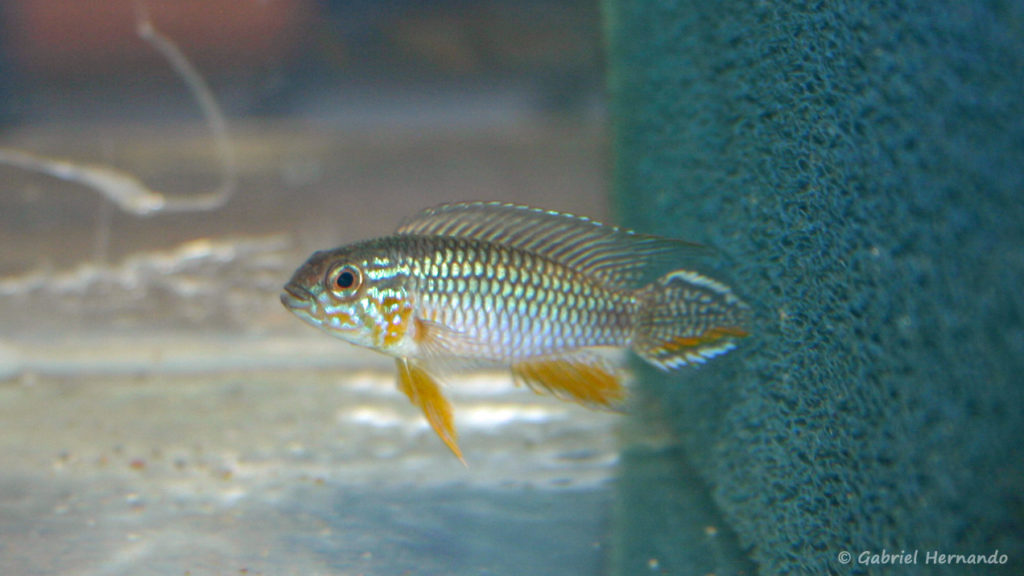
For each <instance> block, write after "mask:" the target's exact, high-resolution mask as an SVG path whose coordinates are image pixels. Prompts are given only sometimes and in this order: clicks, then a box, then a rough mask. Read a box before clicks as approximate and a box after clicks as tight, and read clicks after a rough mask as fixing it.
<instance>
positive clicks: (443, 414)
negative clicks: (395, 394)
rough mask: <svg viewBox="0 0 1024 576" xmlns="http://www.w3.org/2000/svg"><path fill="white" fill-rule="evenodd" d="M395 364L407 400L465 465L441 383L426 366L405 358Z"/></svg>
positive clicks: (401, 388) (400, 388) (449, 405)
mask: <svg viewBox="0 0 1024 576" xmlns="http://www.w3.org/2000/svg"><path fill="white" fill-rule="evenodd" d="M395 364H396V366H397V367H398V389H399V390H401V391H402V392H404V393H405V395H406V396H408V397H409V401H410V402H412V403H413V404H414V405H416V406H419V407H420V410H423V415H424V416H426V417H427V422H430V427H431V428H433V429H434V432H436V433H437V435H438V437H440V438H441V441H442V442H444V443H445V445H446V446H448V449H449V450H451V451H452V453H453V454H455V456H456V457H457V458H458V459H459V461H460V462H462V465H463V466H465V465H466V460H465V459H464V458H463V457H462V451H461V450H459V444H458V434H457V433H456V432H455V420H454V418H452V407H451V404H449V403H448V400H446V399H445V397H444V395H443V394H441V387H440V386H438V384H437V381H435V380H434V378H433V377H432V376H431V375H430V374H428V373H427V371H426V370H424V369H423V368H420V367H419V366H417V365H416V364H414V363H412V362H410V361H409V360H408V359H406V358H399V359H397V360H396V361H395Z"/></svg>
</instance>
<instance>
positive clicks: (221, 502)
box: [0, 0, 617, 574]
mask: <svg viewBox="0 0 1024 576" xmlns="http://www.w3.org/2000/svg"><path fill="white" fill-rule="evenodd" d="M140 14H148V19H149V21H150V22H151V23H152V25H153V26H154V27H155V29H156V30H157V31H158V32H159V33H160V34H161V35H162V36H164V37H166V38H168V39H170V40H171V41H173V42H174V43H175V44H176V45H177V46H178V48H180V51H181V52H182V53H183V54H184V55H185V56H186V57H187V58H188V60H189V61H190V62H191V63H192V65H193V66H194V67H195V68H196V69H197V70H198V72H199V73H200V74H201V75H202V77H203V78H204V79H205V81H206V82H207V83H208V84H209V87H210V90H211V92H212V95H213V97H214V98H215V99H216V101H217V103H218V104H219V106H220V107H221V108H222V109H223V113H224V115H225V118H226V126H227V138H228V142H229V147H230V157H231V158H229V160H230V159H232V158H233V166H234V172H231V173H229V174H228V175H227V176H225V154H224V149H223V146H222V145H219V144H218V141H217V140H216V138H215V136H216V134H215V130H212V129H211V123H210V122H209V120H208V119H207V118H205V117H204V114H203V112H202V108H201V106H200V103H199V102H198V101H197V97H196V94H195V92H194V91H192V90H190V88H189V86H188V84H187V82H186V80H185V79H183V77H182V76H181V75H180V74H179V73H177V72H176V71H175V69H174V67H173V66H172V64H171V63H170V62H169V61H168V59H167V57H166V55H161V53H160V52H159V51H158V50H157V49H156V47H155V46H154V44H153V43H151V42H146V41H144V40H143V39H142V38H141V37H140V35H139V34H138V31H137V26H138V23H139V22H140V18H141V16H140ZM603 71H604V65H603V56H602V42H601V23H600V18H599V10H598V5H597V2H596V1H581V0H558V1H556V0H474V1H470V0H435V1H429V2H413V1H407V0H373V1H370V0H333V1H326V0H324V1H314V0H159V1H157V0H152V1H150V2H141V1H140V2H135V1H133V0H102V1H97V2H89V3H80V2H53V1H46V0H11V1H9V2H4V3H3V4H2V6H0V181H2V182H3V184H2V185H0V246H2V250H0V572H3V573H4V574H32V573H39V574H44V573H45V574H55V573H74V574H135V573H138V572H139V569H140V568H144V569H145V572H146V573H153V574H163V573H167V574H183V573H186V574H188V573H191V574H204V573H246V572H244V571H247V573H266V574H313V573H322V574H334V573H337V574H356V573H359V574H399V573H403V570H404V571H406V572H404V573H413V572H412V571H413V570H415V572H414V573H446V574H523V573H530V574H548V573H550V574H567V573H579V574H584V573H594V572H596V571H599V569H600V566H601V565H602V563H603V562H604V558H605V556H606V553H605V550H604V545H605V538H606V536H607V534H606V528H607V525H608V522H609V515H610V512H609V508H610V506H609V504H610V500H611V497H610V495H609V479H610V478H611V477H612V475H613V471H614V466H615V462H616V448H615V434H616V432H615V426H616V422H617V419H616V417H615V416H613V415H607V414H596V413H592V412H588V411H586V410H584V409H582V408H578V407H576V406H571V405H565V404H562V403H560V402H557V401H555V400H553V399H550V398H540V397H536V396H534V395H533V394H532V393H530V392H527V391H523V390H519V389H516V388H515V387H513V386H512V384H511V383H510V382H509V379H508V377H507V375H504V374H483V375H467V376H460V377H458V378H457V379H456V381H454V382H453V383H452V393H453V403H454V405H455V410H456V419H457V422H458V423H459V426H460V430H461V432H462V448H463V451H464V453H465V454H466V456H467V460H468V461H469V463H470V467H469V468H468V469H466V468H463V467H462V466H461V465H460V464H459V463H458V462H457V461H456V460H455V459H454V458H452V457H450V455H449V454H447V452H446V449H445V448H444V447H443V445H441V443H440V442H439V441H438V440H437V439H436V438H434V437H433V435H432V433H431V432H430V431H429V429H428V428H427V427H426V424H425V423H424V422H423V421H422V418H421V416H420V415H419V414H418V413H417V411H416V410H415V408H413V407H412V406H410V405H408V402H407V401H406V399H405V398H404V397H402V396H401V395H400V393H398V392H397V391H396V390H394V387H393V380H394V375H393V368H392V366H391V363H390V361H389V360H388V359H386V358H384V357H382V356H378V355H374V354H372V353H369V352H363V351H359V350H356V349H354V348H352V347H350V346H348V345H347V344H345V343H343V342H340V341H336V340H333V339H331V338H329V337H327V336H325V335H323V334H320V333H318V332H316V331H314V330H312V329H309V328H308V327H307V326H305V325H303V324H302V323H301V322H300V321H298V320H297V319H295V318H293V317H291V316H290V315H289V314H288V313H286V312H285V311H284V310H283V308H282V307H281V305H280V303H279V302H278V296H277V295H278V292H279V290H280V288H281V286H282V284H283V283H284V281H285V280H286V279H287V278H288V276H289V275H290V274H291V272H292V270H293V269H294V268H296V267H297V266H298V265H299V264H301V262H302V261H303V260H304V259H305V258H306V257H307V256H308V255H309V253H311V252H312V251H314V250H317V249H322V248H328V247H333V246H336V245H339V244H343V243H346V242H351V241H354V240H359V239H362V238H367V237H372V236H380V235H386V234H388V233H390V232H391V231H392V230H393V229H394V228H395V226H396V225H397V224H398V222H399V221H400V220H401V219H402V218H404V217H406V216H408V215H410V214H412V213H414V212H416V211H418V210H420V209H422V208H425V207H428V206H432V205H436V204H438V203H442V202H453V201H464V200H501V201H510V202H519V203H526V204H533V205H539V206H543V207H546V208H551V209H556V210H565V211H570V212H575V213H580V214H584V215H587V216H592V217H596V218H607V217H609V214H608V200H607V198H606V194H607V183H608V179H609V167H608V149H607V147H608V144H607V143H608V133H607V126H606V114H605V105H604V93H603V85H604V79H603ZM26 158H28V159H29V160H25V159H26ZM26 163H27V164H28V165H26ZM41 167H42V168H41ZM82 167H87V168H89V169H97V170H100V171H103V173H104V174H107V175H109V174H119V175H122V176H126V177H132V178H135V179H137V180H138V181H140V182H141V183H143V184H144V185H145V186H146V187H148V188H149V189H151V190H150V192H152V193H158V194H159V195H160V197H161V198H162V199H163V200H165V201H166V207H167V208H168V209H156V210H152V211H149V212H146V213H141V212H133V211H131V210H129V209H127V208H126V205H121V204H118V203H117V202H114V201H113V200H114V198H111V197H109V196H111V194H112V193H109V192H108V193H106V194H105V193H102V192H101V191H98V190H97V189H95V188H93V187H90V186H86V185H83V182H82V181H81V178H78V179H76V177H75V176H74V175H75V174H79V175H80V174H81V172H80V170H81V169H82ZM225 178H227V180H225ZM232 178H234V182H235V186H234V192H233V193H232V194H230V195H224V196H222V197H219V198H217V201H215V202H211V203H206V204H205V205H203V203H202V202H192V201H196V200H199V199H202V198H209V197H211V195H215V192H216V190H218V187H220V186H221V185H222V184H223V183H224V182H226V181H229V180H231V179H232ZM172 206H173V207H177V208H181V209H169V208H171V207H172ZM466 527H471V528H472V529H470V530H466ZM524 570H525V571H524Z"/></svg>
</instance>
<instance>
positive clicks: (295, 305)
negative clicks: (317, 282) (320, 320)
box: [281, 282, 313, 310]
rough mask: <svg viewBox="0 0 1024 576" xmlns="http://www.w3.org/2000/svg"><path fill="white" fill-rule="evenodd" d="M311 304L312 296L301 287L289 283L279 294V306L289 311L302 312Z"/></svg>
mask: <svg viewBox="0 0 1024 576" xmlns="http://www.w3.org/2000/svg"><path fill="white" fill-rule="evenodd" d="M312 302H313V294H312V293H310V291H309V290H306V289H305V288H303V287H302V286H300V285H298V284H296V283H294V282H289V283H288V284H285V286H284V291H283V292H281V304H283V305H284V307H285V308H287V309H289V310H304V309H307V308H309V306H310V304H312Z"/></svg>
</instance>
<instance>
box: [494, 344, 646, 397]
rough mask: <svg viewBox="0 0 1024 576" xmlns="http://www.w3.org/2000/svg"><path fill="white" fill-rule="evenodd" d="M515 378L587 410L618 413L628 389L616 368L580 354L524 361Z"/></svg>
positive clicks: (514, 369)
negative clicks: (603, 410) (615, 411)
mask: <svg viewBox="0 0 1024 576" xmlns="http://www.w3.org/2000/svg"><path fill="white" fill-rule="evenodd" d="M512 374H513V376H515V379H516V381H517V382H522V383H524V384H526V385H527V386H529V387H530V388H532V389H533V390H535V391H537V392H548V393H550V394H553V395H554V396H555V397H557V398H560V399H562V400H571V401H573V402H577V403H579V404H582V405H584V406H586V407H588V408H601V409H605V410H609V409H610V410H619V409H621V407H622V403H623V401H624V400H625V399H626V389H625V388H624V387H623V386H622V382H621V379H620V378H619V375H618V374H617V373H616V371H615V368H613V367H612V366H611V365H609V364H608V362H606V361H605V360H604V359H603V358H601V357H599V356H595V355H591V354H585V353H577V354H572V355H568V356H553V357H544V358H538V359H536V360H525V361H522V362H517V363H516V364H513V365H512Z"/></svg>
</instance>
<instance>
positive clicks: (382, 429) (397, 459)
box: [0, 369, 618, 575]
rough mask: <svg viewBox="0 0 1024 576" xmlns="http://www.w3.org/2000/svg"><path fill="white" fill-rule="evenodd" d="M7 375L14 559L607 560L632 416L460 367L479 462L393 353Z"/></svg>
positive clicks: (306, 563) (542, 564)
mask: <svg viewBox="0 0 1024 576" xmlns="http://www.w3.org/2000/svg"><path fill="white" fill-rule="evenodd" d="M345 372H346V371H345V370H344V369H341V370H337V369H332V370H322V371H317V372H300V371H280V372H272V373H258V374H251V373H241V372H238V373H220V374H214V375H212V376H211V375H209V374H207V375H203V376H198V375H180V376H173V375H172V376H151V377H144V376H139V377H120V378H115V379H113V380H111V379H110V378H105V379H102V380H100V379H82V378H67V379H64V378H36V379H22V381H20V382H8V383H6V384H4V385H3V387H2V388H0V469H2V470H3V471H4V473H3V474H2V475H0V573H3V574H81V575H87V574H140V573H146V574H175V575H181V574H306V575H308V574H366V575H370V574H389V575H393V574H406V573H407V574H560V575H561V574H588V573H590V574H592V573H596V572H598V571H599V568H600V566H601V565H602V562H603V561H604V558H605V548H606V544H607V538H608V529H609V526H608V522H609V514H610V504H611V500H612V497H613V495H612V486H611V478H612V476H613V474H614V472H615V468H616V462H617V455H616V450H615V429H616V423H617V421H618V420H617V418H618V417H617V416H615V415H610V414H602V413H595V412H590V411H587V410H585V409H583V408H579V407H576V406H573V405H568V404H563V403H561V402H558V401H556V400H553V399H550V398H543V397H539V396H536V395H534V394H532V393H531V392H528V391H525V390H519V389H516V388H514V387H513V386H512V385H511V384H510V383H509V382H508V380H507V378H505V377H504V376H503V375H501V374H480V375H471V376H464V377H459V378H457V379H456V380H454V381H453V382H452V383H451V388H452V392H453V393H452V400H453V403H454V405H455V410H456V418H457V421H458V423H459V431H460V433H461V445H462V448H463V451H464V453H465V455H466V458H467V460H468V462H469V467H468V468H466V467H463V466H462V465H461V464H460V463H459V462H458V461H457V460H456V459H455V458H454V457H453V456H451V454H450V453H448V451H447V449H446V448H445V447H444V446H443V445H442V444H441V442H440V441H439V440H438V439H437V438H436V437H434V435H433V433H432V432H431V431H430V430H429V429H428V427H427V425H426V424H425V422H424V421H423V419H422V417H421V416H420V415H419V414H418V413H417V412H416V410H415V409H414V408H413V407H412V406H411V405H409V404H408V402H407V401H406V400H405V398H404V397H403V396H401V395H400V394H399V393H398V392H397V391H396V390H394V388H393V385H392V378H393V376H392V375H391V374H388V373H385V372H383V371H378V370H363V371H356V372H353V373H348V374H346V373H345Z"/></svg>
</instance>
